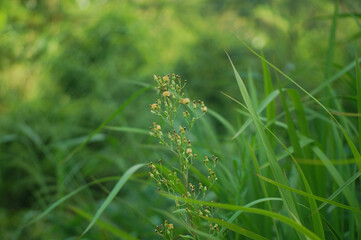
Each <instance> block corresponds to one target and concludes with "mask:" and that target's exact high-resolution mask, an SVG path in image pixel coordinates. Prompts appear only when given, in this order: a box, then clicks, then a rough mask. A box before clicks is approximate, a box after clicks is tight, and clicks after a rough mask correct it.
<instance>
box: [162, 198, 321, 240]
mask: <svg viewBox="0 0 361 240" xmlns="http://www.w3.org/2000/svg"><path fill="white" fill-rule="evenodd" d="M162 195H164V196H165V197H167V198H170V199H174V200H178V201H182V202H185V203H194V204H198V205H203V206H210V207H215V208H221V209H226V210H231V211H244V212H247V213H253V214H258V215H262V216H266V217H271V218H274V219H276V220H278V221H280V222H283V223H285V224H286V225H288V226H290V227H292V228H293V229H294V230H296V231H298V232H299V233H302V234H303V235H304V236H306V237H308V238H309V239H314V240H316V239H317V240H319V239H320V238H319V237H318V236H317V235H316V234H314V233H313V232H312V231H310V230H309V229H307V228H306V227H304V226H303V225H302V224H301V223H299V222H297V221H295V220H293V219H291V218H289V217H286V216H284V215H281V214H278V213H275V212H271V211H267V210H263V209H259V208H250V207H244V206H238V205H232V204H225V203H215V202H206V201H200V200H195V199H191V198H182V197H178V196H174V195H171V194H168V193H162Z"/></svg>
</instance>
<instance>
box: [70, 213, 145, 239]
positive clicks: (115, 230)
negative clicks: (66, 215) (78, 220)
mask: <svg viewBox="0 0 361 240" xmlns="http://www.w3.org/2000/svg"><path fill="white" fill-rule="evenodd" d="M69 208H70V210H72V211H73V212H75V213H76V214H77V215H79V216H81V217H82V218H85V219H87V220H91V219H92V218H93V216H92V215H91V214H89V213H87V212H85V211H84V210H81V209H80V208H77V207H73V206H70V207H69ZM97 225H98V226H99V227H100V228H102V229H104V230H106V231H108V232H110V233H112V234H113V235H114V236H116V237H118V238H121V239H127V240H137V239H138V238H135V237H133V236H132V235H130V234H129V233H127V232H125V231H123V230H121V229H119V228H117V227H115V226H114V225H112V224H110V223H107V222H104V221H102V220H98V222H97Z"/></svg>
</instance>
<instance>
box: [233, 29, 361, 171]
mask: <svg viewBox="0 0 361 240" xmlns="http://www.w3.org/2000/svg"><path fill="white" fill-rule="evenodd" d="M237 38H238V39H239V40H240V41H241V43H242V44H243V45H244V46H245V47H246V48H247V49H249V50H250V51H251V52H252V53H253V54H254V55H256V56H257V57H259V58H260V59H264V61H265V62H267V64H268V65H269V66H271V67H272V68H273V69H275V70H276V71H277V72H279V73H280V74H281V75H282V76H284V77H285V78H286V79H287V80H289V81H290V82H292V83H293V84H294V85H296V86H297V87H298V88H299V89H301V90H302V91H303V92H304V93H305V94H307V96H309V97H310V98H311V99H312V100H313V101H315V102H316V103H317V104H318V105H319V106H320V107H321V108H322V109H323V110H325V111H326V112H327V114H329V115H330V117H331V118H332V119H333V120H334V121H335V122H336V124H337V125H338V127H339V128H340V129H341V131H342V133H343V135H344V136H345V139H346V141H347V143H348V145H349V147H350V149H351V151H352V154H353V155H354V158H355V160H356V164H357V167H358V168H359V170H360V171H361V155H360V153H359V152H358V150H357V148H356V146H355V144H354V143H353V142H352V139H351V138H350V136H349V135H348V134H347V132H346V131H345V129H344V128H343V127H342V125H341V124H340V123H339V122H338V121H337V119H336V118H335V117H334V116H333V114H332V113H331V112H330V111H329V110H328V109H327V108H326V107H325V106H324V105H323V104H322V103H321V102H320V101H319V100H317V99H316V98H315V97H314V96H312V94H310V93H309V92H307V91H306V90H305V89H304V88H303V87H301V86H300V85H299V84H298V83H297V82H296V81H295V80H293V79H292V78H291V77H289V76H288V75H287V74H285V73H284V72H282V71H281V70H280V69H279V68H277V67H276V66H275V65H273V64H272V63H270V62H269V61H267V60H266V59H265V58H264V57H262V56H261V55H259V54H258V53H257V52H256V51H255V50H253V49H252V48H251V47H250V46H248V44H246V43H245V42H244V41H243V40H241V39H240V38H239V37H238V36H237Z"/></svg>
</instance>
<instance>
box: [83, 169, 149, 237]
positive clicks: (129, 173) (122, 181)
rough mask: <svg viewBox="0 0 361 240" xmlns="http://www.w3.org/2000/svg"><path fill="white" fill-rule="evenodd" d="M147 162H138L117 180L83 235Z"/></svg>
mask: <svg viewBox="0 0 361 240" xmlns="http://www.w3.org/2000/svg"><path fill="white" fill-rule="evenodd" d="M144 165H145V164H144V163H140V164H136V165H134V166H133V167H131V168H129V169H128V170H127V171H126V172H125V173H124V174H123V176H122V177H121V178H120V179H119V181H118V182H117V184H116V185H115V187H114V188H113V189H112V191H111V192H110V194H109V195H108V197H107V198H106V199H105V201H104V202H103V204H102V205H101V206H100V208H99V209H98V211H97V212H96V214H95V215H94V217H93V219H92V221H91V222H90V223H89V225H88V227H87V228H86V229H85V230H84V232H83V233H82V234H81V236H84V234H86V233H87V232H88V231H89V229H90V228H91V227H92V226H93V225H94V224H95V222H96V221H97V220H98V218H99V217H100V215H101V214H102V213H103V212H104V210H105V209H106V207H107V206H108V205H109V204H110V203H111V201H112V200H113V199H114V198H115V196H116V195H117V194H118V192H119V191H120V189H121V188H122V187H123V186H124V184H125V183H126V182H127V181H128V179H129V178H130V177H131V176H132V175H133V174H134V173H135V172H136V171H137V170H138V169H139V168H141V167H143V166H144Z"/></svg>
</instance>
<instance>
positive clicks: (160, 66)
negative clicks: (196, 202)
mask: <svg viewBox="0 0 361 240" xmlns="http://www.w3.org/2000/svg"><path fill="white" fill-rule="evenodd" d="M334 7H335V4H334V2H333V1H329V0H302V1H301V0H293V1H290V0H288V1H287V0H273V1H264V0H242V1H237V0H224V1H220V0H209V1H206V0H192V1H187V0H184V1H176V0H173V1H172V0H133V1H130V0H119V1H115V0H98V1H96V0H46V1H45V0H44V1H43V0H1V2H0V116H1V117H0V235H1V236H2V237H1V239H24V236H27V237H26V239H72V237H77V236H79V235H80V233H81V232H82V230H84V227H85V226H86V224H87V222H88V220H86V219H84V218H82V217H80V216H79V215H76V214H74V211H72V210H71V207H72V206H78V207H81V208H82V209H83V210H87V211H88V212H89V213H92V212H94V211H95V210H96V209H97V206H99V203H100V202H101V200H103V199H104V197H105V196H106V195H107V194H106V193H105V192H104V191H103V190H102V188H101V187H97V186H94V187H92V188H90V189H87V190H85V191H84V192H82V193H81V194H79V195H77V197H76V198H72V199H71V200H70V201H69V202H67V204H65V205H62V206H61V207H59V208H57V209H56V211H54V212H53V213H52V214H50V215H49V216H47V217H46V219H45V220H42V221H40V222H37V223H36V224H34V225H33V226H31V227H28V228H25V229H20V228H19V226H20V225H21V224H23V223H25V222H27V221H28V220H29V219H31V218H33V217H34V216H36V215H37V214H39V212H41V210H43V209H45V208H46V207H47V206H49V205H50V204H51V203H52V202H54V201H55V200H57V199H59V198H60V197H61V196H63V195H64V194H65V193H68V192H69V191H71V190H74V189H76V188H77V187H80V186H83V185H84V184H86V183H87V182H90V181H92V180H94V179H97V178H101V177H107V176H120V175H121V174H122V173H123V172H124V171H126V169H128V168H129V166H131V165H133V164H135V163H146V162H149V161H152V160H154V159H156V157H157V151H159V150H157V149H155V148H154V147H153V144H154V139H152V138H150V137H148V136H147V135H140V134H134V133H127V132H114V131H110V130H106V129H105V130H103V131H101V132H100V133H98V134H96V135H95V136H94V137H93V139H92V140H91V142H90V143H89V144H88V145H87V146H85V147H84V148H83V149H82V150H81V151H79V152H77V153H76V154H75V155H74V156H72V157H71V158H70V159H68V160H66V161H64V159H66V157H67V156H68V155H69V153H70V152H71V151H72V150H74V149H75V148H76V147H78V146H79V145H80V144H81V143H82V142H83V141H84V140H85V139H86V137H87V136H88V135H89V134H90V133H91V132H92V131H93V130H95V129H96V128H97V127H98V126H99V125H100V124H101V123H102V122H103V121H104V120H105V119H106V118H107V117H108V116H110V115H111V114H112V113H113V112H114V111H115V110H116V109H117V108H118V107H119V106H121V104H123V103H124V102H125V101H126V100H127V99H129V97H130V96H131V95H132V94H134V93H135V92H136V91H138V90H139V89H141V88H142V87H144V86H147V85H149V84H153V74H156V75H165V74H168V73H173V72H174V73H176V74H179V75H181V76H182V78H183V79H187V80H188V83H189V84H188V85H187V90H186V91H187V92H188V94H189V96H191V97H192V98H196V99H203V100H205V102H206V104H207V106H208V107H209V108H210V109H213V110H214V111H216V112H218V113H220V114H221V115H222V116H223V117H224V118H226V119H228V121H230V122H231V123H234V124H236V123H237V122H238V121H239V118H238V117H237V116H236V114H234V109H233V108H232V106H233V103H232V102H230V101H229V99H227V98H226V97H225V96H223V95H222V94H221V93H220V91H223V92H226V93H227V94H230V95H232V96H237V95H238V94H239V90H237V87H236V83H235V81H234V76H233V72H232V69H231V66H230V63H229V61H228V59H227V56H226V54H225V51H227V52H228V53H229V54H230V56H231V58H232V60H233V61H234V63H235V65H236V67H237V69H238V70H239V72H240V73H241V76H242V77H244V78H245V80H246V82H247V79H248V76H250V75H252V77H253V84H254V86H255V87H256V89H257V90H258V91H259V92H260V94H261V95H262V93H263V91H264V90H263V86H262V85H263V80H262V65H261V63H260V61H259V60H258V59H257V58H256V57H254V56H253V55H252V54H251V53H250V52H249V51H248V50H247V49H246V48H245V47H244V46H243V45H242V44H241V42H240V40H239V39H238V38H240V39H242V40H244V41H246V42H247V43H249V44H250V46H251V47H252V48H254V49H255V50H257V51H259V52H261V51H262V52H263V53H264V55H265V56H266V58H267V59H269V60H270V61H271V62H272V63H274V64H275V65H276V66H278V67H279V68H280V69H281V70H282V71H284V72H285V73H287V74H289V75H290V76H292V77H293V78H294V79H295V80H296V81H297V82H298V83H299V84H300V85H301V86H303V87H305V88H306V89H307V90H312V89H314V88H315V87H317V86H318V85H319V84H320V83H322V82H323V81H324V79H325V77H327V76H325V74H326V73H325V65H326V63H325V59H326V55H327V49H328V47H329V35H330V28H331V23H332V15H333V12H334ZM350 11H352V12H354V13H355V14H354V16H353V17H352V16H351V15H350V14H349V12H350ZM339 12H340V15H339V18H338V22H337V29H336V47H335V53H334V56H333V62H334V65H333V69H332V71H333V72H336V71H337V70H339V69H340V68H341V66H344V65H346V64H348V63H350V62H352V61H353V60H354V59H355V53H356V52H360V50H361V44H360V42H361V31H360V27H361V25H360V15H357V14H356V13H360V12H361V4H360V2H358V1H354V0H349V1H339ZM344 13H345V14H346V15H343V14H344ZM326 75H327V74H326ZM348 81H349V79H348V77H347V76H344V77H343V78H341V79H340V81H337V82H336V83H335V86H342V87H340V88H338V90H339V91H340V92H342V93H343V94H345V95H347V94H350V95H352V94H354V88H353V87H352V86H353V85H352V84H349V85H348V84H347V82H348ZM340 82H342V85H341V83H340ZM153 101H154V92H153V91H147V92H145V93H144V94H142V95H141V96H140V97H138V98H136V99H135V100H134V101H133V102H132V103H131V104H130V105H129V106H128V107H126V108H125V109H124V111H122V112H121V113H120V114H118V115H117V116H116V118H115V119H113V120H112V122H111V123H110V124H109V125H112V126H122V127H132V128H140V129H145V130H147V129H148V127H149V126H150V125H151V123H152V122H153V121H154V116H152V115H151V114H150V113H149V109H148V105H149V103H151V102H153ZM350 104H351V103H350ZM345 105H346V108H352V107H353V106H352V105H350V106H349V105H347V102H346V103H345ZM207 121H209V124H210V125H211V128H212V129H215V132H216V133H217V136H218V138H219V141H220V142H222V141H228V138H226V136H225V134H224V129H223V128H222V127H221V126H218V125H217V124H216V122H215V121H214V120H213V119H212V118H210V117H208V118H207ZM208 144H209V145H208V147H212V144H213V143H208ZM145 179H146V178H144V181H145ZM105 186H107V187H108V188H109V189H111V186H112V184H109V185H107V184H105ZM139 188H140V189H139ZM134 189H138V190H139V191H134ZM152 193H153V190H152V187H151V186H149V184H141V185H139V183H137V182H136V181H135V182H131V183H129V185H127V187H126V188H125V189H124V190H122V192H121V194H120V199H118V201H117V203H116V204H112V205H111V206H110V210H109V211H108V212H107V215H106V219H108V220H109V221H110V222H112V223H114V224H115V225H117V226H118V227H119V228H121V229H123V230H125V231H127V232H129V233H133V234H134V235H137V236H138V237H139V238H142V239H152V238H153V237H154V235H153V227H152V225H151V224H149V223H148V222H147V221H154V222H157V221H159V219H158V217H157V214H155V213H154V212H152V211H151V210H149V208H147V206H146V205H145V204H143V203H144V202H145V201H147V200H146V199H148V198H150V197H149V196H151V195H152ZM160 198H161V197H160V196H158V197H154V196H152V200H149V201H151V202H150V205H148V206H154V207H155V206H157V204H158V206H162V204H164V203H160V200H159V199H160ZM139 199H142V200H140V201H139ZM162 201H163V200H162ZM129 203H132V204H133V205H132V207H133V208H135V209H137V211H138V213H139V212H140V213H141V214H143V215H147V216H150V217H149V218H140V217H139V216H141V215H139V214H138V215H137V214H136V213H135V212H136V211H135V210H134V209H133V210H132V208H130V207H129V206H128V205H127V204H129ZM152 204H153V205H152ZM125 209H127V210H125ZM140 219H141V220H140ZM142 219H143V220H142ZM144 219H148V220H147V221H146V220H144ZM139 229H142V231H141V232H139ZM88 236H89V239H113V237H112V236H111V235H110V236H109V235H106V234H105V233H102V232H101V231H100V232H97V231H96V230H94V231H92V232H91V233H89V235H88Z"/></svg>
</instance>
